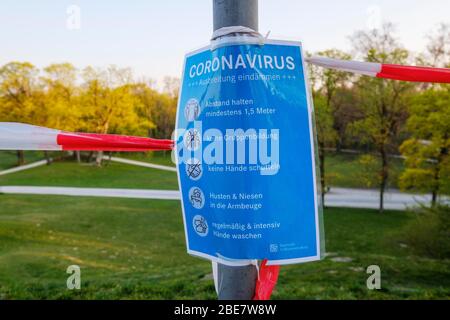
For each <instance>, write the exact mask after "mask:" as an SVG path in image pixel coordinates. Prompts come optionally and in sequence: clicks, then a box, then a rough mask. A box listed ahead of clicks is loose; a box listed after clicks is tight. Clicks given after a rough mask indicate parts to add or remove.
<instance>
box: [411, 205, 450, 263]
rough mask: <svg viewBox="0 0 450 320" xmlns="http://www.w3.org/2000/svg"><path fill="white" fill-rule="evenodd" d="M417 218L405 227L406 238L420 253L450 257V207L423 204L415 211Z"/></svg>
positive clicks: (416, 251) (442, 257)
mask: <svg viewBox="0 0 450 320" xmlns="http://www.w3.org/2000/svg"><path fill="white" fill-rule="evenodd" d="M415 213H416V214H417V217H416V219H414V220H413V221H411V222H410V223H409V224H408V225H407V226H406V228H405V233H404V240H405V241H406V243H407V244H408V245H409V246H410V247H411V249H412V250H413V251H414V252H415V253H416V254H420V255H426V256H429V257H433V258H441V259H445V258H450V207H449V206H448V205H436V206H434V207H431V208H428V207H424V206H422V207H421V208H419V209H417V211H415Z"/></svg>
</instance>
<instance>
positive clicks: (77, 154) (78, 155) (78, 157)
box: [75, 151, 81, 163]
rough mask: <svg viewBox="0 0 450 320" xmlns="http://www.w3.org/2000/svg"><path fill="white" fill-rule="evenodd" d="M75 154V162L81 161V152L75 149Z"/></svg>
mask: <svg viewBox="0 0 450 320" xmlns="http://www.w3.org/2000/svg"><path fill="white" fill-rule="evenodd" d="M75 156H76V157H77V162H78V163H81V153H80V151H75Z"/></svg>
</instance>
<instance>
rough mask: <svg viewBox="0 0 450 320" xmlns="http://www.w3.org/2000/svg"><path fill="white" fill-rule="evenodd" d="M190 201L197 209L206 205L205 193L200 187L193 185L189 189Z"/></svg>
mask: <svg viewBox="0 0 450 320" xmlns="http://www.w3.org/2000/svg"><path fill="white" fill-rule="evenodd" d="M189 201H190V202H191V204H192V206H193V207H194V208H196V209H201V208H203V206H204V205H205V195H204V194H203V191H202V190H201V189H200V188H198V187H193V188H191V189H190V190H189Z"/></svg>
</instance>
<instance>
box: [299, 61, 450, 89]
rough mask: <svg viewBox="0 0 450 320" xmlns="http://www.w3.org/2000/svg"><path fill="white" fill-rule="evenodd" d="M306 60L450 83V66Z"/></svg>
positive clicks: (394, 76) (356, 70) (372, 73)
mask: <svg viewBox="0 0 450 320" xmlns="http://www.w3.org/2000/svg"><path fill="white" fill-rule="evenodd" d="M306 61H307V62H309V63H312V64H315V65H317V66H320V67H324V68H328V69H336V70H342V71H348V72H352V73H357V74H363V75H367V76H372V77H377V78H384V79H393V80H402V81H412V82H434V83H450V69H448V68H431V67H414V66H402V65H397V64H382V63H374V62H359V61H348V60H339V59H332V58H326V57H310V58H306Z"/></svg>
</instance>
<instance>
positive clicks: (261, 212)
mask: <svg viewBox="0 0 450 320" xmlns="http://www.w3.org/2000/svg"><path fill="white" fill-rule="evenodd" d="M309 99H310V98H309V93H308V88H307V85H306V73H305V65H304V60H303V53H302V50H301V44H300V43H297V42H281V41H271V40H270V41H266V42H265V44H264V45H258V44H236V43H235V44H228V45H224V46H222V47H219V48H216V49H214V50H212V49H211V48H210V47H207V48H203V49H200V50H198V51H195V52H193V53H190V54H188V55H187V56H186V59H185V65H184V74H183V78H182V87H181V94H180V97H179V104H178V111H177V124H176V128H177V133H176V142H177V143H176V158H177V167H178V179H179V185H180V190H181V193H182V208H183V217H184V226H185V233H186V241H187V249H188V252H189V253H190V254H192V255H196V256H200V257H204V258H207V259H210V260H213V261H217V262H222V263H228V264H239V261H238V260H251V259H268V260H269V264H288V263H298V262H306V261H313V260H319V259H320V253H321V249H320V248H321V245H322V243H321V237H320V235H321V231H320V228H319V226H320V215H319V211H320V210H319V205H318V197H317V191H316V190H317V188H316V169H315V152H314V140H315V139H314V134H313V132H314V131H313V127H312V107H311V104H310V100H309Z"/></svg>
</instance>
